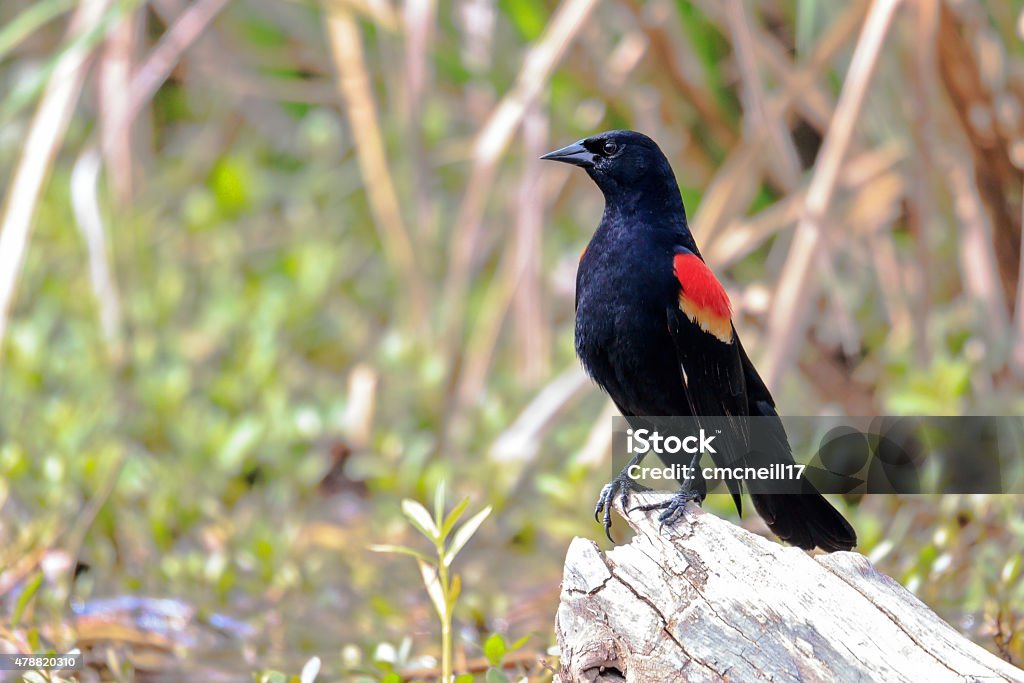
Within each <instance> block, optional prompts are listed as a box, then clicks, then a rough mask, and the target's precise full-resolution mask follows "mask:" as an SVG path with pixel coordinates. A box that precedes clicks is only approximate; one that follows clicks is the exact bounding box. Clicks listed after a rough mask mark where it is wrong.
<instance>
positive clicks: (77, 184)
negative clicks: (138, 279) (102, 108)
mask: <svg viewBox="0 0 1024 683" xmlns="http://www.w3.org/2000/svg"><path fill="white" fill-rule="evenodd" d="M99 177H100V153H99V151H98V150H97V149H96V148H95V147H90V148H89V149H87V150H86V151H85V152H84V153H83V154H82V155H81V156H80V157H79V158H78V161H76V162H75V166H74V169H73V170H72V171H71V205H72V207H73V209H74V212H75V221H76V222H77V223H78V229H79V230H80V231H81V233H82V237H84V238H85V246H86V252H87V253H88V255H89V279H90V281H91V282H92V290H93V294H95V296H96V301H97V303H98V305H99V312H100V328H101V329H102V330H103V339H104V341H105V342H106V345H107V353H108V355H109V356H110V359H111V361H112V362H113V364H114V365H115V366H120V365H121V364H122V363H123V362H124V360H125V349H124V340H123V335H122V334H121V297H120V296H119V295H118V293H117V283H116V279H115V278H114V270H113V268H112V267H111V264H110V258H109V256H108V252H109V251H110V246H109V239H108V237H107V231H106V229H105V227H104V225H103V217H102V215H101V214H100V201H99Z"/></svg>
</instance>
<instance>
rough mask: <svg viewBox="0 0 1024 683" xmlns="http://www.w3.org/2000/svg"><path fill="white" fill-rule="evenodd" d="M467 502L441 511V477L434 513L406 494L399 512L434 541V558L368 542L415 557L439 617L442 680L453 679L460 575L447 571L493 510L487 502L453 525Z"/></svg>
mask: <svg viewBox="0 0 1024 683" xmlns="http://www.w3.org/2000/svg"><path fill="white" fill-rule="evenodd" d="M468 505H469V499H468V498H464V499H462V500H461V501H460V502H459V503H458V504H457V505H456V506H455V508H453V509H452V511H451V512H450V513H448V515H447V516H446V515H445V513H444V507H445V485H444V481H441V482H440V483H439V484H438V485H437V488H436V489H435V491H434V514H433V516H431V514H430V513H429V512H427V509H426V508H425V507H423V506H422V505H421V504H419V503H417V502H416V501H414V500H410V499H408V498H407V499H405V500H403V501H402V513H403V514H404V515H405V516H406V518H407V519H408V520H409V523H410V524H412V526H413V527H415V529H416V530H417V531H419V532H420V533H421V534H422V535H423V536H425V537H426V538H427V539H428V540H429V541H431V543H433V545H434V557H433V558H431V557H428V556H427V555H425V554H423V553H420V552H419V551H417V550H415V549H413V548H407V547H404V546H394V545H374V546H370V549H371V550H373V551H375V552H382V553H396V554H400V555H409V556H411V557H413V558H415V559H416V564H417V565H418V566H419V570H420V576H421V577H422V579H423V585H424V587H425V588H426V591H427V595H428V596H429V598H430V602H431V603H432V604H433V605H434V610H435V611H436V612H437V617H438V619H439V620H440V621H441V680H442V681H450V680H452V654H453V651H452V619H453V617H454V613H455V603H456V601H457V600H458V599H459V595H460V594H461V592H462V579H461V577H460V576H459V575H458V574H450V573H449V567H451V565H452V562H454V561H455V558H456V557H457V556H458V554H459V552H460V551H461V550H462V549H463V547H465V545H466V543H468V542H469V539H470V538H472V537H473V534H475V533H476V531H477V529H479V528H480V525H481V524H483V523H484V520H486V519H487V517H488V516H489V515H490V514H491V510H492V507H491V506H490V505H488V506H487V507H485V508H484V509H483V510H481V511H480V512H478V513H476V514H475V515H473V516H472V517H470V518H469V519H468V520H466V521H465V522H464V523H463V524H462V525H461V526H460V527H459V528H458V529H455V525H456V524H457V523H458V521H459V520H460V519H461V518H462V514H463V513H464V512H465V511H466V507H467V506H468ZM452 531H454V533H452Z"/></svg>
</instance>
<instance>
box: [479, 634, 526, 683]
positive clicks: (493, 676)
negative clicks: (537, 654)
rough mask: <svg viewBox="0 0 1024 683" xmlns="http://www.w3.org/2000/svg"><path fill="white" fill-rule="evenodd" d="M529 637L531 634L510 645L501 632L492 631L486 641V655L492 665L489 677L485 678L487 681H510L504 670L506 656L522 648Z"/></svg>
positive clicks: (503, 682)
mask: <svg viewBox="0 0 1024 683" xmlns="http://www.w3.org/2000/svg"><path fill="white" fill-rule="evenodd" d="M529 639H530V636H523V637H522V638H520V639H519V640H517V641H516V642H514V643H512V644H511V645H509V644H508V643H507V642H505V638H504V637H503V636H502V635H501V634H500V633H492V634H491V635H490V636H489V637H488V638H487V640H485V641H484V656H485V657H487V662H488V663H489V664H490V665H491V666H490V668H488V669H487V677H486V679H485V680H486V681H487V683H508V676H506V675H505V672H504V671H502V667H503V665H504V663H505V657H506V656H507V655H508V654H509V653H511V652H515V651H516V650H518V649H519V648H521V647H522V646H523V645H525V644H526V641H528V640H529Z"/></svg>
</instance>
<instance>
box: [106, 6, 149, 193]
mask: <svg viewBox="0 0 1024 683" xmlns="http://www.w3.org/2000/svg"><path fill="white" fill-rule="evenodd" d="M140 17H141V15H140V13H138V12H127V13H125V15H124V16H123V17H121V19H120V20H119V21H118V22H117V23H116V24H115V25H114V26H113V27H112V28H111V29H110V33H109V34H108V35H107V40H106V43H105V45H104V48H103V57H102V59H101V61H100V65H99V75H98V86H99V95H100V110H99V115H100V121H99V124H100V125H99V128H100V150H101V151H102V153H103V160H104V162H105V164H106V167H107V172H108V177H109V178H110V186H111V189H112V191H113V195H114V198H115V199H116V200H117V202H118V204H119V205H121V206H125V205H127V203H128V201H129V200H130V199H131V196H132V180H133V178H132V176H133V173H134V170H133V157H132V122H131V120H129V118H128V108H129V100H130V96H131V75H132V62H133V60H134V57H135V51H136V48H137V44H138V40H137V38H138V34H139V30H138V29H139V22H140Z"/></svg>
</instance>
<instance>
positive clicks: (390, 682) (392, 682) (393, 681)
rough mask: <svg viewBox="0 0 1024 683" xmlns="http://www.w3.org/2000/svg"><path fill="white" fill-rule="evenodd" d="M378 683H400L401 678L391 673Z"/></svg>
mask: <svg viewBox="0 0 1024 683" xmlns="http://www.w3.org/2000/svg"><path fill="white" fill-rule="evenodd" d="M380 683H402V677H401V676H399V675H398V674H396V673H395V672H394V671H392V672H390V673H388V674H387V675H386V676H384V678H382V679H380Z"/></svg>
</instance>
